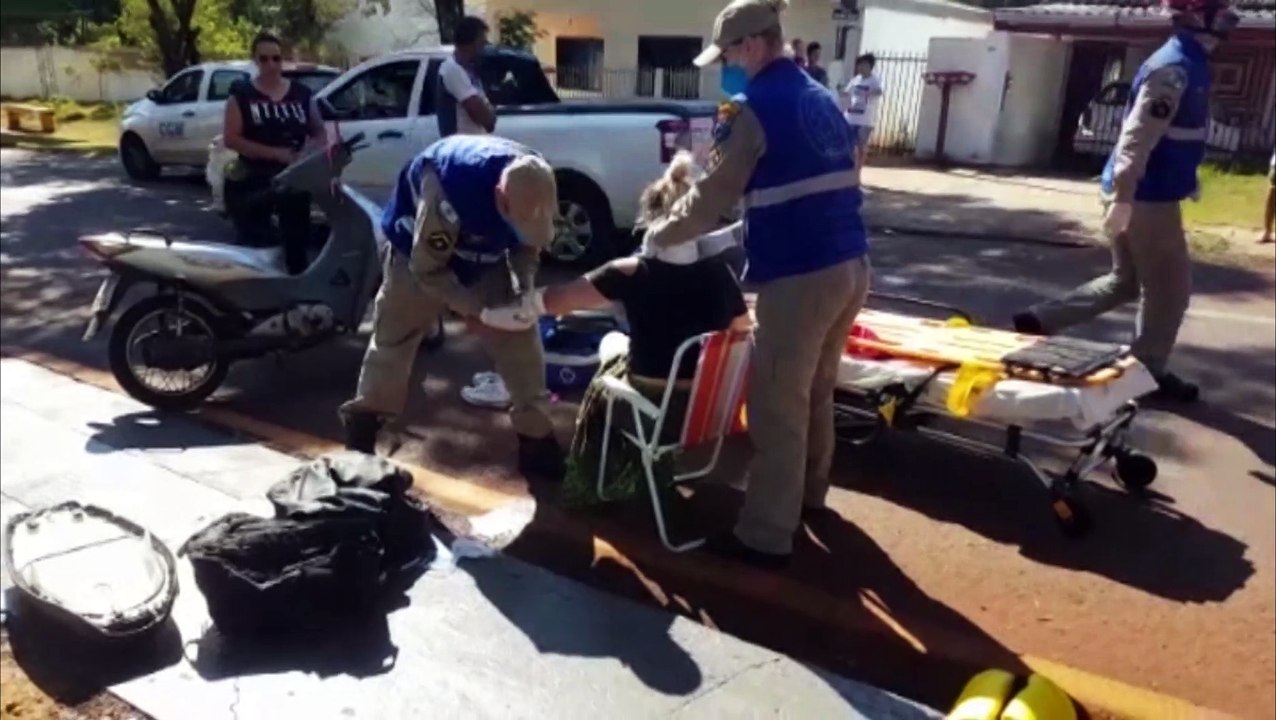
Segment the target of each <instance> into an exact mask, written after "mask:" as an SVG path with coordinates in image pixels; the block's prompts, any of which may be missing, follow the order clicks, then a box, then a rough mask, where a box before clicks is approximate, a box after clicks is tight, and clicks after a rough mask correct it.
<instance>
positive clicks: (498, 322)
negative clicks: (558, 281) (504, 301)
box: [479, 288, 545, 332]
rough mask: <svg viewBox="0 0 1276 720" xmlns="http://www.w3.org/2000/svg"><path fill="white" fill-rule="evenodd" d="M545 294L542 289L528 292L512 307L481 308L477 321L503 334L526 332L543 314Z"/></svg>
mask: <svg viewBox="0 0 1276 720" xmlns="http://www.w3.org/2000/svg"><path fill="white" fill-rule="evenodd" d="M544 295H545V293H544V290H542V289H539V288H538V289H536V290H533V291H532V292H529V293H527V294H525V295H523V297H522V298H521V299H520V301H519V302H517V303H514V304H512V305H505V306H502V307H495V308H483V311H482V312H480V313H479V321H480V322H482V323H483V324H484V325H486V326H488V327H490V328H493V329H496V330H504V331H505V332H519V331H522V330H528V329H530V328H532V327H534V326H535V325H536V323H537V322H538V321H539V320H540V317H541V315H544V314H545V297H544Z"/></svg>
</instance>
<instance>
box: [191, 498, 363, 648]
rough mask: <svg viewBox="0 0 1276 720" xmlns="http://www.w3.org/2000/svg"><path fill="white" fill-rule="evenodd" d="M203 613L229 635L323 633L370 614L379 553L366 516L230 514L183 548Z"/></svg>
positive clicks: (194, 537) (196, 536) (193, 538)
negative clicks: (345, 619)
mask: <svg viewBox="0 0 1276 720" xmlns="http://www.w3.org/2000/svg"><path fill="white" fill-rule="evenodd" d="M178 555H184V556H186V557H188V558H189V559H190V562H191V566H192V567H193V569H194V571H195V584H196V585H197V586H199V591H200V592H201V593H203V595H204V599H205V600H206V601H207V602H208V614H209V615H210V616H211V617H212V619H213V623H214V624H216V625H217V629H218V630H220V631H222V632H223V633H226V634H232V635H233V634H263V633H272V632H286V631H294V630H307V629H315V628H320V627H324V626H326V625H328V624H330V623H331V621H332V619H333V618H335V617H342V616H347V615H350V614H359V613H363V612H366V611H368V610H370V609H371V608H373V607H374V606H375V603H376V599H377V595H378V592H379V589H380V585H381V576H382V570H381V566H382V562H383V559H384V551H383V550H382V548H381V541H380V539H379V538H378V537H377V534H376V531H375V530H374V528H373V524H372V522H371V521H370V520H369V519H368V518H366V517H358V516H354V517H326V518H322V519H313V518H311V519H302V520H289V519H281V518H260V517H257V516H255V515H248V514H246V513H231V514H230V515H226V516H225V517H222V518H221V519H219V520H217V521H215V522H214V523H213V524H212V525H209V526H208V527H206V528H204V529H203V530H201V531H199V532H198V533H196V534H195V535H194V536H192V537H191V538H190V539H189V540H187V541H186V543H185V544H184V545H182V548H181V549H180V550H179V551H178Z"/></svg>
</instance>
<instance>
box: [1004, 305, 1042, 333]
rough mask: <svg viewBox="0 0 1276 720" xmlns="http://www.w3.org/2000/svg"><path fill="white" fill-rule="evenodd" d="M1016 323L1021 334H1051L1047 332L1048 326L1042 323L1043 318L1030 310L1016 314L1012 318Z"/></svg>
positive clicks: (1016, 329) (1016, 328) (1017, 330)
mask: <svg viewBox="0 0 1276 720" xmlns="http://www.w3.org/2000/svg"><path fill="white" fill-rule="evenodd" d="M1011 322H1012V323H1014V325H1015V332H1017V333H1019V334H1020V335H1049V334H1050V333H1048V332H1046V326H1045V325H1042V324H1041V318H1039V317H1037V315H1036V313H1033V312H1032V311H1030V310H1025V311H1024V312H1021V313H1019V314H1017V315H1015V316H1014V318H1013V319H1012V320H1011Z"/></svg>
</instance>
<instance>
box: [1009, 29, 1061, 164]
mask: <svg viewBox="0 0 1276 720" xmlns="http://www.w3.org/2000/svg"><path fill="white" fill-rule="evenodd" d="M1009 39H1010V46H1009V50H1010V61H1009V73H1010V87H1009V89H1008V90H1007V91H1006V102H1005V106H1004V108H1003V109H1002V111H1001V114H1000V117H999V118H998V123H997V136H996V144H995V146H994V150H993V157H992V162H993V163H995V164H997V165H1007V166H1011V167H1033V166H1041V165H1046V164H1048V163H1049V161H1050V158H1051V156H1052V155H1053V153H1054V146H1055V145H1056V144H1057V142H1058V138H1059V118H1060V116H1061V115H1062V113H1063V95H1064V86H1065V80H1064V78H1065V77H1066V76H1067V71H1068V59H1069V58H1070V54H1069V45H1068V43H1067V42H1065V41H1063V40H1058V39H1055V38H1050V37H1039V36H1031V35H1011V36H1010V38H1009Z"/></svg>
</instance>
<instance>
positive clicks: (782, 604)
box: [0, 346, 1238, 720]
mask: <svg viewBox="0 0 1276 720" xmlns="http://www.w3.org/2000/svg"><path fill="white" fill-rule="evenodd" d="M0 357H5V358H10V359H15V360H22V361H24V362H29V363H31V364H33V365H36V366H39V367H41V368H44V369H45V370H48V371H50V372H54V373H57V374H59V375H63V376H65V377H68V378H71V379H73V380H76V381H78V382H82V383H84V384H86V385H91V386H94V387H97V388H100V389H103V390H108V391H110V392H115V393H119V394H123V391H122V390H120V388H119V386H118V385H116V383H115V380H114V378H113V377H112V376H111V373H110V372H109V371H105V370H100V369H98V368H94V367H91V366H86V365H83V364H80V363H78V362H75V361H71V360H65V359H63V358H58V357H55V356H52V355H48V354H46V353H43V352H39V351H33V350H28V349H25V348H22V347H17V346H0ZM190 418H191V419H193V420H195V421H197V422H199V421H202V422H204V423H206V424H208V425H211V426H214V427H217V428H218V429H221V430H223V431H226V430H229V431H232V432H235V433H240V434H244V435H247V436H250V437H252V438H254V439H256V440H258V441H259V442H261V443H262V444H263V445H266V446H267V447H270V448H272V449H275V450H278V451H280V452H283V453H285V454H288V455H292V456H295V457H301V458H305V459H310V458H313V457H315V456H317V455H321V454H323V453H326V452H330V451H333V450H339V449H341V447H342V446H341V445H340V443H337V442H334V441H331V440H327V439H325V438H321V437H317V436H314V435H310V434H308V433H303V432H299V431H296V430H291V429H288V428H285V427H281V426H278V425H275V424H273V423H269V422H265V421H262V420H257V419H255V418H251V417H248V416H246V415H243V414H241V413H238V412H235V411H232V410H228V409H225V408H217V407H209V408H205V409H203V410H201V411H199V412H198V413H194V414H192V415H191V416H190ZM396 462H398V461H396ZM399 464H400V465H403V466H404V467H405V468H407V469H408V470H410V471H411V472H412V475H413V478H414V480H415V485H416V487H417V488H419V489H420V490H421V491H422V492H423V493H424V494H426V495H427V496H429V498H430V500H431V501H433V502H435V503H437V504H438V505H439V506H441V507H442V508H443V509H445V510H450V511H452V512H456V513H459V514H463V515H477V514H482V513H486V512H490V511H492V510H495V509H497V508H499V507H501V506H503V505H505V504H506V503H508V502H510V501H513V500H517V499H520V498H522V497H523V496H521V495H512V494H509V493H504V492H500V491H497V490H492V489H490V488H485V487H481V486H478V485H474V484H472V483H469V482H467V481H465V480H463V479H459V478H455V477H451V476H447V475H443V474H441V473H437V472H434V471H433V470H429V469H427V468H424V467H420V466H417V465H413V464H409V463H402V462H400V463H399ZM545 519H546V520H548V521H549V522H542V523H540V526H539V527H537V528H534V529H531V532H532V533H535V534H536V535H537V536H538V537H540V539H541V540H543V541H545V545H546V546H548V548H549V549H550V550H551V551H552V549H553V546H554V545H555V544H560V543H563V542H569V543H570V542H576V541H579V540H582V539H584V540H588V541H591V542H592V546H593V551H594V552H593V555H594V562H593V566H595V567H596V566H598V565H600V564H601V561H603V560H609V561H611V562H612V563H613V564H614V565H616V566H618V567H619V568H620V569H623V570H627V571H629V572H631V573H632V574H633V576H634V578H636V579H637V580H638V581H639V582H640V583H641V584H642V585H644V586H645V587H646V590H647V591H648V592H649V593H650V596H651V598H652V599H653V600H655V601H656V602H657V604H659V605H662V606H664V607H666V608H667V609H670V610H671V611H673V612H681V611H682V610H685V609H687V608H685V601H682V599H681V598H679V597H677V596H673V597H670V596H669V595H668V594H667V593H666V592H665V591H664V590H663V589H661V588H660V586H659V585H658V584H657V583H656V582H654V581H653V580H651V579H650V578H648V577H647V575H646V574H644V573H643V572H642V569H641V567H640V565H643V566H647V567H659V568H660V570H661V572H662V574H664V575H665V576H667V577H669V578H671V579H676V580H679V581H683V582H688V583H693V584H694V583H700V584H703V585H707V586H711V587H714V588H716V589H718V590H719V591H723V592H724V593H725V594H728V595H730V596H733V597H738V598H741V599H743V600H745V601H748V602H750V603H755V604H760V605H763V606H769V607H771V608H773V609H777V610H781V611H786V612H790V613H794V614H796V615H798V616H800V618H801V619H803V620H806V621H811V622H814V623H816V624H820V625H825V626H829V625H831V626H833V627H834V628H836V629H837V630H840V631H842V632H845V633H847V634H850V635H861V636H862V635H864V634H867V633H871V634H873V635H882V634H886V633H890V632H893V633H894V635H893V637H894V638H895V639H896V640H897V641H899V640H902V641H904V642H905V643H906V644H908V645H911V646H912V649H913V650H916V651H920V653H919V654H920V655H921V656H922V657H923V658H925V659H926V664H927V670H933V671H935V672H937V673H942V674H943V675H945V676H952V677H954V678H956V677H960V678H961V681H962V682H964V680H965V679H968V678H970V677H971V676H973V675H975V674H976V673H978V672H980V671H982V670H984V669H985V668H984V667H983V666H981V663H979V662H978V660H977V659H975V658H971V657H965V656H963V653H961V652H960V651H953V650H951V649H950V650H949V652H947V653H944V652H942V651H937V650H936V649H935V648H926V647H923V646H921V644H920V642H919V641H917V640H916V639H915V638H914V637H913V636H912V634H910V633H909V632H908V630H906V629H905V628H903V627H901V626H899V625H898V623H896V622H895V621H894V620H893V619H892V618H890V617H889V616H888V615H882V614H880V613H878V614H877V615H878V616H877V617H876V619H877V620H878V621H880V622H881V625H880V626H874V627H864V626H862V624H856V623H855V622H854V621H853V620H852V619H851V617H850V616H851V613H847V612H845V611H842V610H841V609H840V608H841V607H842V606H844V605H851V604H859V605H862V606H863V607H864V608H866V609H868V610H870V612H872V613H875V612H876V611H875V607H876V605H875V603H873V602H871V600H870V599H868V598H865V597H860V598H854V599H850V598H839V597H834V596H832V595H830V594H828V593H825V592H823V591H821V590H818V589H813V588H810V587H807V586H804V585H802V584H800V583H798V582H795V581H792V580H788V579H786V578H777V577H775V576H773V575H771V574H770V573H764V572H762V571H758V570H753V569H751V568H736V567H724V566H721V565H706V564H704V563H698V562H695V561H694V559H692V558H689V557H688V556H682V555H674V554H671V553H668V552H667V551H665V550H664V549H663V548H661V547H659V545H658V543H655V542H644V541H642V539H641V538H635V537H631V535H634V534H633V533H629V532H626V531H618V532H615V533H613V537H615V538H616V539H618V540H619V539H620V538H623V539H624V542H623V543H622V544H623V545H624V546H625V547H627V548H631V549H630V551H629V552H628V554H626V553H623V552H621V551H620V550H618V549H617V547H616V546H615V545H613V544H611V543H609V542H608V541H607V540H606V539H604V538H602V537H599V536H597V535H595V534H593V532H592V530H591V529H590V528H589V527H586V526H584V525H583V524H582V523H580V522H578V521H576V520H574V519H573V518H571V517H569V516H568V515H566V514H565V513H563V512H562V511H561V510H560V509H558V508H555V507H552V506H550V507H547V508H546V518H545ZM649 540H650V539H649ZM513 554H514V555H515V556H517V557H519V559H521V560H524V561H527V562H531V563H532V564H536V565H539V566H541V567H545V564H544V562H542V561H543V559H545V558H546V557H552V553H547V552H544V551H542V552H541V553H530V556H528V557H522V555H523V553H513ZM547 569H551V570H553V569H552V568H547ZM577 579H580V578H577ZM585 582H588V581H585ZM692 619H697V620H698V621H701V622H704V621H705V618H695V617H693V618H692ZM707 624H710V625H712V621H711V620H709V621H708V623H707ZM1018 659H1019V661H1020V662H1021V663H1022V664H1023V666H1024V667H1026V668H1027V669H1028V670H1030V671H1032V672H1035V673H1038V674H1040V675H1042V676H1045V677H1048V678H1049V679H1050V680H1051V681H1053V682H1054V683H1055V684H1056V685H1057V686H1058V687H1059V688H1061V689H1062V690H1063V691H1064V692H1065V693H1067V694H1068V696H1069V697H1071V698H1072V699H1073V701H1074V702H1075V703H1076V704H1077V705H1078V706H1079V707H1081V708H1083V709H1084V710H1085V711H1086V712H1087V713H1088V715H1089V717H1090V718H1092V719H1095V720H1097V719H1098V718H1114V719H1116V718H1121V719H1129V720H1238V719H1237V718H1236V717H1235V716H1232V715H1229V714H1226V713H1222V712H1219V711H1216V710H1213V709H1210V708H1205V707H1201V706H1198V705H1195V704H1193V703H1190V702H1188V701H1186V700H1182V699H1179V698H1175V697H1172V696H1169V695H1164V694H1161V693H1158V692H1155V691H1152V690H1146V689H1143V688H1139V687H1135V686H1132V685H1128V684H1126V683H1123V682H1121V681H1118V680H1113V679H1110V678H1105V677H1101V676H1098V675H1094V674H1091V673H1089V672H1086V671H1084V670H1080V669H1077V668H1072V667H1069V666H1067V665H1064V664H1062V663H1057V662H1055V661H1052V660H1047V659H1045V658H1039V657H1036V656H1033V655H1020V656H1019V658H1018ZM910 674H912V675H914V676H917V675H920V674H924V673H910ZM866 682H870V683H872V684H877V683H874V682H873V680H872V679H870V680H867V681H866ZM957 692H958V691H957V690H954V691H953V693H952V698H956V697H957ZM948 702H951V698H950V699H949V700H948Z"/></svg>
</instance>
